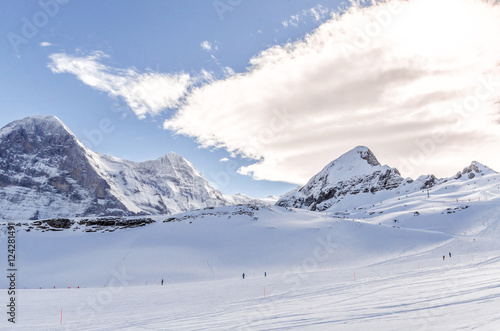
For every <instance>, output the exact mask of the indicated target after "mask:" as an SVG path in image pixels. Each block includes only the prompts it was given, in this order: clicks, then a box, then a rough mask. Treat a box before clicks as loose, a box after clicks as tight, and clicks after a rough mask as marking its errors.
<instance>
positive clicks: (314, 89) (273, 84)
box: [0, 0, 500, 197]
mask: <svg viewBox="0 0 500 331" xmlns="http://www.w3.org/2000/svg"><path fill="white" fill-rule="evenodd" d="M0 35H1V36H2V41H1V44H0V45H1V46H0V91H1V92H0V105H1V106H0V114H1V117H0V126H3V125H6V124H8V123H9V122H11V121H13V120H16V119H20V118H23V117H26V116H30V115H55V116H57V117H58V118H60V119H61V120H62V121H63V122H64V123H65V124H66V125H67V126H68V127H69V128H70V129H71V130H72V131H73V133H75V135H76V136H77V137H78V138H79V139H80V140H81V141H82V142H83V143H84V144H85V145H86V146H87V147H89V148H90V149H92V150H93V151H96V152H99V153H101V154H109V155H113V156H116V157H120V158H124V159H128V160H132V161H145V160H151V159H156V158H158V157H161V156H162V155H164V154H167V153H168V152H170V151H173V152H175V153H177V154H179V155H181V156H183V157H184V158H186V159H187V160H188V161H190V162H192V163H193V164H194V165H195V167H196V168H198V169H199V170H200V171H201V172H202V173H203V174H204V175H205V177H206V178H207V179H208V180H209V181H210V182H211V183H212V184H214V186H216V187H217V188H219V189H220V190H221V191H222V192H223V193H225V194H235V193H243V194H247V195H250V196H253V197H266V196H268V195H271V194H274V195H281V194H283V193H285V192H287V191H290V190H292V189H294V188H295V187H297V185H303V184H305V183H306V182H307V180H308V179H309V178H311V177H312V176H313V175H314V174H315V173H317V172H318V171H320V170H321V169H322V168H323V167H324V166H326V165H327V164H328V163H329V162H330V161H332V160H334V159H335V158H337V157H339V156H340V155H341V154H343V153H345V152H347V151H348V150H350V149H352V148H354V147H356V146H358V145H364V146H367V147H369V148H370V149H371V150H372V151H373V152H374V153H375V155H376V156H377V158H378V159H379V161H380V163H382V164H388V165H390V166H392V167H396V168H398V169H399V170H400V172H401V173H402V175H403V176H405V177H412V178H416V177H418V176H419V175H423V174H430V173H432V174H435V175H436V176H438V177H448V176H452V175H454V174H455V173H456V172H457V171H458V170H460V169H462V168H464V167H465V166H467V165H469V164H470V162H471V161H473V160H476V161H479V162H481V163H484V164H486V165H488V166H490V167H491V168H493V169H495V170H497V171H500V155H499V154H498V153H496V151H497V146H498V145H499V143H500V133H499V132H500V130H499V123H500V116H499V111H500V4H498V1H493V0H387V1H372V2H369V3H357V2H348V3H344V2H341V1H334V0H323V1H320V0H315V1H309V0H301V1H298V0H276V1H263V0H262V1H260V0H255V1H248V0H207V1H204V0H203V1H202V0H199V1H148V0H146V1H130V0H129V1H117V0H111V1H95V0H89V1H74V0H73V1H72V0H42V1H1V2H0Z"/></svg>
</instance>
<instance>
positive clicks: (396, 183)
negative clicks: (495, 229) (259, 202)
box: [276, 146, 495, 211]
mask: <svg viewBox="0 0 500 331" xmlns="http://www.w3.org/2000/svg"><path fill="white" fill-rule="evenodd" d="M491 173H495V172H494V171H493V170H491V169H490V168H488V167H486V166H484V165H482V164H480V163H478V162H472V164H471V165H470V166H469V167H466V168H465V169H463V170H462V171H461V172H458V173H457V174H456V175H455V176H454V177H452V178H444V179H438V178H436V177H435V176H434V175H427V176H420V177H418V178H417V179H416V180H412V179H410V178H406V179H405V178H403V177H401V174H400V173H399V171H398V170H397V169H395V168H391V167H389V166H386V165H384V166H383V165H381V164H380V163H379V162H378V160H377V158H376V157H375V155H374V154H373V153H372V151H370V150H369V149H368V148H367V147H363V146H358V147H356V148H354V149H353V150H351V151H349V152H347V153H345V154H343V155H342V156H340V157H339V158H338V159H336V160H334V161H333V162H331V163H330V164H328V165H327V166H326V167H325V168H324V169H323V170H321V171H320V172H319V173H318V174H316V175H315V176H314V177H312V178H311V179H310V180H309V182H308V183H307V184H306V185H304V186H302V187H300V188H298V189H297V190H295V191H292V192H289V193H287V194H285V195H284V196H283V197H281V198H280V199H279V200H278V202H277V203H276V204H277V205H278V206H282V207H293V208H302V209H309V210H317V211H325V210H328V209H334V207H335V206H336V205H337V204H339V203H340V202H341V201H342V202H343V204H342V206H343V207H344V206H346V205H348V206H355V205H356V203H355V202H356V201H357V200H359V201H360V202H361V201H365V202H366V201H370V203H372V202H373V203H377V202H379V201H382V200H384V199H386V198H388V197H391V196H400V195H406V194H411V193H413V192H416V191H419V190H427V189H431V188H433V187H437V186H440V185H449V184H450V183H451V182H452V181H457V180H469V179H472V178H474V177H475V176H478V175H479V176H481V175H485V174H491ZM360 195H363V198H360ZM377 196H378V197H380V199H377V198H376V197H377ZM345 200H348V201H350V203H345Z"/></svg>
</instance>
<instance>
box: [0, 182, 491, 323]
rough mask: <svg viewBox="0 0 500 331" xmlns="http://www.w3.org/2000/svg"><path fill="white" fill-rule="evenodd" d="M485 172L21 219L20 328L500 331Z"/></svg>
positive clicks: (0, 256)
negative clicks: (106, 216) (354, 193)
mask: <svg viewBox="0 0 500 331" xmlns="http://www.w3.org/2000/svg"><path fill="white" fill-rule="evenodd" d="M480 180H483V181H484V182H485V183H482V184H481V183H479V182H478V183H477V185H479V184H481V185H482V186H481V187H482V188H484V190H485V191H481V190H479V189H478V188H479V186H473V185H467V183H465V182H464V184H463V186H461V187H455V189H454V190H451V189H445V188H442V189H441V190H436V191H434V192H432V193H431V194H430V196H429V197H427V192H421V191H418V192H415V193H412V194H409V195H408V196H407V197H405V198H404V199H401V198H400V199H398V197H389V198H388V199H387V200H384V201H381V202H380V203H377V204H373V203H372V204H370V203H368V202H367V203H366V204H362V202H363V200H362V199H360V204H359V205H358V206H356V207H354V206H352V207H351V208H347V207H345V209H344V210H343V211H342V213H341V212H340V209H339V210H338V211H329V212H326V213H318V212H311V211H307V210H301V209H289V208H288V209H287V208H281V207H265V206H259V207H257V206H234V207H219V208H214V209H205V210H199V211H194V212H189V213H183V214H178V215H174V216H171V215H170V216H168V217H167V216H162V217H155V220H156V222H155V223H152V224H149V225H146V226H144V227H139V228H131V229H124V230H114V231H113V232H107V231H104V230H103V231H98V232H91V233H88V232H85V228H82V227H81V226H79V225H77V223H75V224H74V225H73V226H72V227H71V228H70V229H66V230H63V231H48V232H40V231H34V230H32V231H30V232H26V231H25V229H26V228H27V224H29V222H20V223H19V225H18V229H19V232H18V233H17V238H16V239H17V242H18V251H17V253H18V266H19V277H18V288H21V290H19V291H18V296H17V300H18V303H19V306H18V316H17V321H18V323H16V327H15V330H66V329H67V330H289V329H292V330H293V329H295V330H331V329H339V330H360V329H374V330H375V329H376V330H380V329H383V330H402V329H408V330H420V329H428V330H440V329H441V330H449V329H475V328H478V329H483V330H496V329H499V327H500V313H499V308H500V277H499V276H498V270H499V268H500V243H499V242H498V238H499V236H500V223H499V222H498V216H499V215H500V204H499V197H500V194H499V193H500V190H499V189H498V184H496V183H495V184H493V183H490V184H491V185H489V186H488V184H487V183H488V182H489V181H491V182H492V181H493V180H492V179H491V178H482V179H480ZM478 181H479V179H478ZM454 185H459V184H457V183H455V184H454ZM485 192H486V193H487V194H486V193H485ZM486 195H487V196H488V198H487V199H486V198H483V199H480V197H485V196H486ZM469 199H470V201H469ZM457 200H458V202H457ZM466 207H467V208H466ZM339 208H340V207H339ZM416 211H418V212H419V214H418V215H417V214H415V212H416ZM380 212H381V213H380ZM395 220H396V222H395ZM1 238H2V245H5V241H4V238H5V236H2V237H1ZM449 253H451V254H452V256H451V257H450V256H449ZM443 255H445V256H446V258H445V259H444V260H443V258H442V257H443ZM0 259H1V261H6V259H7V256H6V253H5V249H4V250H2V251H1V252H0ZM243 272H244V273H245V274H246V278H245V280H243V279H241V274H242V273H243ZM264 272H266V273H267V277H264ZM161 279H163V280H164V285H163V286H162V285H160V281H161ZM0 286H1V287H2V288H6V287H7V281H6V279H5V278H3V279H2V280H1V281H0ZM54 287H55V289H54ZM68 287H71V288H68ZM40 288H41V289H40ZM264 291H265V292H264ZM4 293H5V292H4ZM7 299H8V298H7V296H6V295H5V294H4V300H7ZM5 302H6V301H5ZM61 309H62V324H61ZM0 329H2V330H3V329H6V330H7V329H12V327H11V325H10V324H8V323H7V319H6V318H5V317H4V318H3V319H2V320H1V321H0Z"/></svg>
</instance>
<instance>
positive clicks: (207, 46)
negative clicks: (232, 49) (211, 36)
mask: <svg viewBox="0 0 500 331" xmlns="http://www.w3.org/2000/svg"><path fill="white" fill-rule="evenodd" d="M200 47H201V48H202V49H203V50H205V51H207V52H210V51H211V50H212V44H211V43H210V42H209V41H208V40H205V41H204V42H202V43H201V44H200Z"/></svg>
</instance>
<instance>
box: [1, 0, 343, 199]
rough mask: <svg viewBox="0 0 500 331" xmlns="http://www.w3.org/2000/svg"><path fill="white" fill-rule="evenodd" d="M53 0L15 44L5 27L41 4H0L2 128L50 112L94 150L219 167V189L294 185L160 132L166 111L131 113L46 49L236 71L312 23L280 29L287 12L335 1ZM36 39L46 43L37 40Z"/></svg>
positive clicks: (170, 67)
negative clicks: (52, 63)
mask: <svg viewBox="0 0 500 331" xmlns="http://www.w3.org/2000/svg"><path fill="white" fill-rule="evenodd" d="M42 2H43V3H46V4H50V3H51V2H49V1H46V2H45V1H42ZM54 3H56V4H57V7H58V9H55V8H56V7H55V6H54V5H53V3H52V5H51V6H49V7H47V8H49V10H50V11H51V12H50V13H52V12H56V11H57V13H56V14H55V15H54V17H50V16H49V20H48V22H47V23H46V24H45V25H43V26H42V27H40V28H37V29H38V32H37V33H35V34H34V36H33V37H32V38H27V42H26V43H24V42H20V43H19V44H18V43H17V42H14V43H12V42H11V41H10V40H9V38H8V34H9V33H10V32H13V33H15V34H16V35H18V36H20V37H23V30H22V28H23V25H24V24H25V23H24V21H23V17H25V18H27V19H28V20H29V22H31V23H33V16H34V15H36V14H37V13H39V12H40V11H42V10H43V7H42V6H40V4H39V3H38V2H37V1H2V2H1V3H0V22H1V23H0V24H1V25H0V29H1V33H2V37H3V38H2V47H1V52H0V63H1V64H0V90H1V91H2V92H1V94H0V100H1V101H0V102H1V104H2V107H1V110H0V111H1V115H2V117H1V121H0V122H1V123H0V124H1V125H2V126H3V125H5V124H7V123H9V122H10V121H13V120H16V119H19V118H22V117H25V116H29V115H34V114H46V115H56V116H58V117H59V118H60V119H61V120H62V121H63V122H64V123H65V124H66V125H67V126H68V127H69V128H70V129H71V130H72V131H73V132H74V133H75V134H76V135H77V136H78V138H79V139H81V140H82V141H84V142H85V143H86V144H87V145H88V146H89V147H90V148H91V149H93V150H94V151H97V152H99V153H103V154H110V155H114V156H117V157H121V158H126V159H130V160H134V161H144V160H149V159H155V158H158V157H160V156H162V155H164V154H166V153H168V152H169V151H174V152H176V153H178V154H180V155H182V156H184V157H185V158H186V159H188V160H189V161H191V162H192V163H194V164H195V166H196V167H197V168H198V169H199V170H200V171H202V172H203V173H204V174H205V175H206V176H207V177H208V178H209V179H211V178H210V177H214V179H215V180H214V179H211V180H212V181H216V182H217V179H218V178H219V177H221V176H222V177H223V178H227V177H225V176H224V175H222V174H221V173H220V172H227V173H228V174H230V175H231V180H230V182H229V183H227V185H220V186H223V187H221V189H223V191H224V193H238V192H242V193H246V194H249V195H253V196H266V195H268V194H282V193H284V192H285V191H287V190H290V189H292V188H294V187H295V186H296V185H291V184H286V183H282V182H270V181H255V180H253V179H252V178H250V177H248V176H243V175H239V174H237V173H236V169H237V168H239V166H241V165H247V164H250V163H251V161H249V160H245V159H241V158H233V159H231V160H232V161H231V162H229V163H228V162H225V163H224V162H219V160H220V159H222V158H224V157H227V156H228V153H227V151H225V150H223V149H213V148H212V149H200V148H198V144H196V143H195V142H194V141H193V139H190V138H187V137H184V136H182V135H175V134H173V133H172V132H170V131H166V130H163V129H162V128H161V126H162V120H163V119H164V118H165V117H166V116H168V115H169V112H168V111H166V112H165V114H162V115H161V116H153V117H148V118H146V119H144V120H139V119H138V118H137V117H136V116H134V114H133V112H132V111H131V110H130V108H129V107H128V106H127V104H126V103H125V102H123V101H121V100H120V99H119V98H118V99H111V98H109V97H108V96H107V95H106V94H104V93H102V92H98V91H95V90H93V89H91V88H89V87H87V86H85V85H84V84H82V83H81V82H80V81H78V80H75V79H74V77H72V76H71V75H68V74H66V75H54V74H53V73H52V72H51V70H50V69H49V68H47V63H48V62H49V58H48V57H49V55H50V54H52V53H56V52H66V53H68V54H88V53H91V52H94V51H102V52H104V53H106V54H107V55H108V56H109V59H108V61H107V63H108V64H110V65H112V66H114V67H117V68H128V67H135V68H137V70H138V71H141V72H145V71H151V70H152V71H156V72H179V71H183V72H187V73H191V74H194V75H196V74H197V73H199V72H200V71H201V70H203V69H204V70H207V71H212V72H213V73H214V75H216V76H220V75H222V71H221V68H220V66H224V67H230V68H232V69H233V70H235V71H244V70H245V68H246V67H247V66H248V61H249V59H250V58H251V57H252V56H254V55H256V54H258V53H259V52H260V51H261V50H263V49H265V48H267V47H269V45H273V44H277V43H283V42H285V41H287V40H289V39H296V38H298V37H300V36H302V35H304V34H305V33H307V32H308V31H310V30H311V29H314V28H315V27H317V26H318V25H319V23H320V21H317V20H316V19H314V18H312V17H304V20H303V21H301V23H300V24H299V25H298V26H294V27H289V28H284V26H283V25H282V22H283V21H285V20H289V19H290V16H292V15H295V14H297V13H299V12H301V11H302V10H304V9H309V8H312V7H315V6H317V5H318V4H323V5H324V6H325V8H335V5H336V2H335V1H241V2H240V4H238V2H236V1H233V2H227V1H222V2H221V3H222V5H221V4H220V3H217V2H214V1H105V2H104V1H68V2H67V3H64V2H62V3H63V4H59V3H57V2H54ZM229 3H232V4H233V5H231V4H229ZM224 5H226V6H228V7H225V6H224ZM230 9H232V10H230ZM221 18H222V19H221ZM38 19H41V18H38ZM41 22H43V20H42V21H41ZM23 38H24V37H23ZM203 41H209V42H210V43H211V44H212V45H213V48H214V49H213V51H211V52H207V51H206V50H204V49H202V47H200V45H201V43H202V42H203ZM41 43H50V44H51V45H49V46H45V47H42V46H41ZM13 45H14V47H13ZM215 47H217V50H215ZM211 55H213V56H214V57H216V59H214V58H212V57H211ZM103 119H105V120H107V119H109V120H110V123H111V124H110V126H111V128H113V130H112V132H109V133H104V134H103V135H102V137H101V136H100V135H99V134H97V133H96V132H97V131H96V130H97V129H99V125H100V124H101V121H102V120H103ZM105 123H108V122H105ZM106 127H107V126H106ZM108 131H109V130H108ZM89 136H90V137H91V138H90V139H89V138H88V137H89ZM210 174H213V175H212V176H210ZM222 177H221V178H222ZM226 182H227V180H224V183H226ZM219 184H220V183H219Z"/></svg>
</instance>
